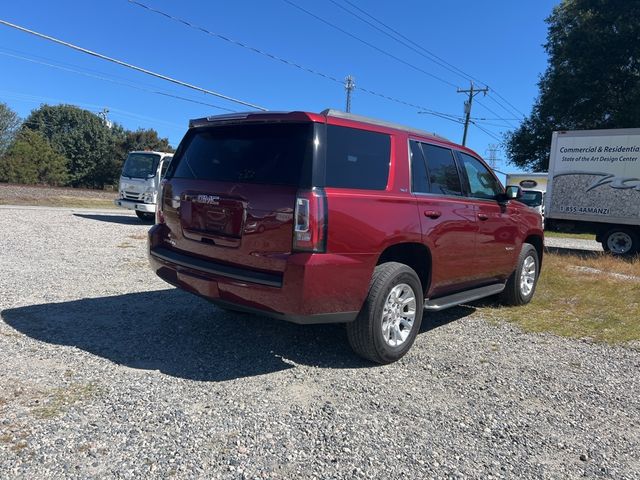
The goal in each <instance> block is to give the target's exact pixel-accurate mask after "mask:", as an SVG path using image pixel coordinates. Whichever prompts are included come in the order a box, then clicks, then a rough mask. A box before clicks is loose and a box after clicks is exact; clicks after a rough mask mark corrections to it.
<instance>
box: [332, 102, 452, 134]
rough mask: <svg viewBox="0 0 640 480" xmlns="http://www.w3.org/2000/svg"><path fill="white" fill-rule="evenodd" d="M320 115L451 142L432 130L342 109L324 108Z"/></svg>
mask: <svg viewBox="0 0 640 480" xmlns="http://www.w3.org/2000/svg"><path fill="white" fill-rule="evenodd" d="M320 115H324V116H325V117H337V118H344V119H346V120H354V121H357V122H364V123H370V124H372V125H379V126H381V127H388V128H395V129H397V130H404V131H407V132H411V133H417V134H418V135H423V136H427V137H435V138H439V139H441V140H446V141H447V142H451V140H449V139H448V138H446V137H443V136H442V135H438V134H437V133H434V132H427V131H424V130H420V129H418V128H413V127H407V126H406V125H401V124H399V123H393V122H386V121H384V120H379V119H377V118H371V117H365V116H362V115H354V114H353V113H347V112H343V111H342V110H335V109H333V108H327V109H326V110H323V111H322V112H320Z"/></svg>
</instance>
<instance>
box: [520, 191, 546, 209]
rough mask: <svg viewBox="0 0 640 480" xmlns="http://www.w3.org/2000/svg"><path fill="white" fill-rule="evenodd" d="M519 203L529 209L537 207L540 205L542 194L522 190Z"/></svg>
mask: <svg viewBox="0 0 640 480" xmlns="http://www.w3.org/2000/svg"><path fill="white" fill-rule="evenodd" d="M520 201H521V202H522V203H524V204H525V205H528V206H529V207H539V206H540V205H542V192H539V191H537V190H523V191H522V197H521V198H520Z"/></svg>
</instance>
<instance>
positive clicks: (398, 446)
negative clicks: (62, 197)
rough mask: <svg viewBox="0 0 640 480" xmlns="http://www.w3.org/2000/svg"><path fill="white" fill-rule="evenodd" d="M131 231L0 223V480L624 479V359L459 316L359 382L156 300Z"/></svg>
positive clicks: (294, 345)
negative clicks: (172, 478) (172, 479)
mask: <svg viewBox="0 0 640 480" xmlns="http://www.w3.org/2000/svg"><path fill="white" fill-rule="evenodd" d="M147 228H148V227H146V226H144V225H141V224H140V223H139V222H138V220H137V219H136V218H135V217H133V216H129V215H126V214H113V213H112V214H106V213H88V212H84V213H81V212H78V211H76V212H73V211H70V210H60V209H19V208H16V209H8V208H0V272H2V276H1V277H0V309H1V310H2V311H1V314H0V315H1V321H0V365H2V368H1V369H0V477H2V478H9V477H11V478H92V477H93V478H96V477H100V478H104V477H113V478H140V477H145V478H150V477H157V478H166V477H169V476H175V477H176V478H187V477H189V478H190V477H201V478H252V479H253V478H258V479H260V478H323V479H324V478H349V479H351V478H381V479H390V478H411V479H414V478H577V477H589V478H613V479H632V478H640V397H639V396H638V392H639V391H640V351H636V350H633V349H627V348H618V347H615V348H614V347H608V346H604V345H598V344H592V343H587V342H581V341H575V340H568V339H563V338H559V337H554V336H551V335H534V334H527V333H524V332H522V331H520V330H519V329H517V328H515V327H513V326H511V325H510V324H508V323H504V324H497V325H496V324H491V323H488V322H486V321H485V320H483V318H482V311H481V310H480V309H478V310H476V309H475V308H474V307H459V308H456V309H453V310H449V311H447V312H445V313H442V314H438V315H430V316H429V318H428V319H425V322H424V326H423V332H422V333H421V334H420V335H419V337H418V339H417V341H416V344H415V346H414V347H413V349H412V351H411V352H410V354H409V355H408V356H407V357H405V358H404V359H403V360H402V361H401V362H398V363H396V364H394V365H389V366H385V367H379V366H371V365H369V364H366V363H364V362H362V361H360V360H359V359H358V358H357V357H355V356H354V355H353V354H352V353H351V351H350V349H349V346H348V344H347V342H346V338H345V333H344V330H343V328H341V327H340V326H335V325H333V326H322V325H318V326H307V327H304V326H296V325H292V324H287V323H282V322H278V321H275V320H268V319H264V318H259V317H255V316H250V315H243V314H230V313H226V312H223V311H222V310H219V309H217V308H216V307H214V306H212V305H210V304H208V303H206V302H205V301H203V300H201V299H199V298H196V297H194V296H190V295H188V294H186V293H183V292H180V291H177V290H175V289H173V288H170V287H169V286H168V285H166V284H164V283H163V282H162V281H160V280H158V279H156V278H155V277H154V275H153V274H152V273H151V272H150V271H149V270H148V268H147V264H146V256H145V240H144V238H145V233H146V230H147Z"/></svg>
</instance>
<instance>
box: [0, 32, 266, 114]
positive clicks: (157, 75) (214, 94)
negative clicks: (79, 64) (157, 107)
mask: <svg viewBox="0 0 640 480" xmlns="http://www.w3.org/2000/svg"><path fill="white" fill-rule="evenodd" d="M0 24H2V25H6V26H7V27H11V28H14V29H16V30H20V31H21V32H25V33H28V34H30V35H34V36H36V37H39V38H42V39H45V40H49V41H50V42H54V43H57V44H59V45H63V46H65V47H68V48H71V49H73V50H77V51H79V52H82V53H86V54H87V55H91V56H93V57H97V58H100V59H102V60H106V61H108V62H112V63H115V64H117V65H120V66H123V67H126V68H130V69H132V70H136V71H138V72H141V73H144V74H146V75H150V76H152V77H156V78H160V79H162V80H165V81H168V82H171V83H175V84H176V85H180V86H182V87H186V88H190V89H192V90H196V91H198V92H202V93H206V94H208V95H213V96H215V97H218V98H223V99H225V100H228V101H230V102H234V103H238V104H240V105H245V106H247V107H251V108H255V109H257V110H262V111H267V109H266V108H264V107H261V106H259V105H255V104H253V103H249V102H245V101H243V100H238V99H237V98H233V97H229V96H227V95H224V94H222V93H218V92H214V91H213V90H208V89H206V88H202V87H198V86H196V85H193V84H191V83H187V82H183V81H182V80H177V79H175V78H172V77H168V76H166V75H162V74H160V73H156V72H153V71H151V70H147V69H146V68H142V67H138V66H136V65H133V64H131V63H127V62H124V61H122V60H118V59H116V58H113V57H108V56H106V55H103V54H101V53H97V52H94V51H93V50H89V49H86V48H83V47H79V46H77V45H74V44H72V43H69V42H65V41H64V40H60V39H57V38H55V37H51V36H49V35H45V34H43V33H39V32H36V31H34V30H29V29H28V28H25V27H21V26H20V25H16V24H14V23H10V22H7V21H6V20H1V19H0Z"/></svg>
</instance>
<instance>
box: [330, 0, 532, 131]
mask: <svg viewBox="0 0 640 480" xmlns="http://www.w3.org/2000/svg"><path fill="white" fill-rule="evenodd" d="M330 1H331V2H332V3H333V4H335V5H337V6H338V7H340V8H342V9H343V10H345V11H347V12H348V13H350V14H351V15H353V16H355V17H356V18H359V19H360V20H361V21H363V22H365V23H367V24H368V25H370V26H372V27H373V28H375V29H376V30H378V31H380V32H382V33H384V34H385V35H387V36H389V37H390V38H393V39H394V40H396V41H397V42H399V43H401V44H402V45H405V46H407V47H408V48H411V50H413V51H414V52H417V50H416V49H415V48H412V47H410V46H408V45H406V44H405V43H404V42H401V41H400V40H398V39H397V38H394V37H393V36H392V35H389V34H388V33H387V32H385V31H383V30H382V29H380V28H379V27H377V26H375V25H372V24H371V23H370V22H368V21H367V20H365V19H363V18H362V17H360V16H359V15H357V14H356V13H354V12H352V11H350V10H348V9H346V8H345V7H344V6H342V5H339V4H338V3H336V1H335V0H330ZM344 1H345V2H346V3H347V4H349V5H350V6H351V7H353V8H355V9H356V10H358V11H359V12H361V13H363V14H364V15H366V16H367V17H369V18H371V19H372V20H373V21H375V22H376V23H378V24H379V25H382V26H383V27H384V28H386V29H387V30H389V31H390V32H392V33H394V34H395V35H397V36H398V37H400V38H401V39H403V40H405V41H406V42H409V43H410V44H411V45H413V46H415V47H416V48H418V49H420V50H421V51H423V52H424V53H425V54H427V55H428V56H425V55H422V56H425V58H427V59H428V60H430V61H432V62H434V63H435V64H437V65H439V66H441V67H442V68H445V69H446V70H449V71H450V72H452V73H455V74H457V75H459V76H462V77H463V78H466V79H468V80H473V81H476V82H478V83H480V84H483V85H484V86H485V87H489V88H491V87H490V86H489V85H488V84H487V83H486V82H483V81H481V80H479V79H477V78H475V77H473V76H472V75H470V74H468V73H466V72H465V71H464V70H462V69H460V68H458V67H456V66H455V65H453V64H452V63H450V62H448V61H446V60H445V59H444V58H442V57H440V56H438V55H436V54H435V53H433V52H431V51H430V50H427V49H426V48H424V47H423V46H422V45H420V44H418V43H416V42H414V41H413V40H411V39H410V38H408V37H407V36H405V35H403V34H402V33H401V32H399V31H398V30H396V29H394V28H392V27H390V26H389V25H387V24H386V23H385V22H383V21H382V20H380V19H378V18H376V17H374V16H373V15H371V14H370V13H368V12H367V11H365V10H364V9H362V8H360V7H359V6H357V5H355V4H354V3H353V2H351V1H350V0H344ZM417 53H420V52H417ZM491 91H492V92H493V93H495V94H496V95H497V96H498V97H499V98H501V99H502V100H503V101H504V102H505V103H507V104H508V105H509V106H510V107H511V108H512V109H513V111H512V112H510V114H512V113H513V112H515V113H516V114H521V115H522V116H523V117H525V116H526V115H525V114H524V113H522V112H521V111H520V110H518V109H517V108H516V107H515V106H513V104H512V103H511V102H509V101H508V100H507V99H506V98H504V97H503V96H502V95H500V93H499V92H498V91H496V90H495V89H493V88H491ZM494 101H495V100H494ZM496 103H498V102H497V101H496ZM503 108H504V107H503ZM518 120H520V119H519V118H518Z"/></svg>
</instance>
